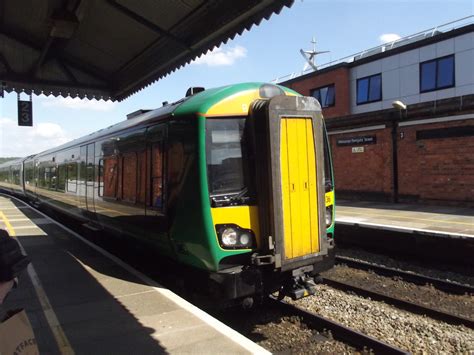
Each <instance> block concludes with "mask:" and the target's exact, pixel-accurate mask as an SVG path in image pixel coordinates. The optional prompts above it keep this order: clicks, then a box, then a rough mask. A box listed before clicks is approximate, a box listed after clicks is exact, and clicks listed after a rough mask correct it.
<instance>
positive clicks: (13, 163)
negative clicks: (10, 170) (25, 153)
mask: <svg viewBox="0 0 474 355" xmlns="http://www.w3.org/2000/svg"><path fill="white" fill-rule="evenodd" d="M25 159H26V158H18V159H13V160H8V161H6V162H3V163H1V164H0V169H1V168H5V167H9V166H12V165H18V164H21V163H22V162H23V160H25Z"/></svg>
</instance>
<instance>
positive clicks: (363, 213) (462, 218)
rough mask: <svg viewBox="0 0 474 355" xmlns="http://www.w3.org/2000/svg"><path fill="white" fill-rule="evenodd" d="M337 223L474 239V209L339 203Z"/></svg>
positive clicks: (400, 204)
mask: <svg viewBox="0 0 474 355" xmlns="http://www.w3.org/2000/svg"><path fill="white" fill-rule="evenodd" d="M336 224H345V225H360V226H365V227H369V228H376V229H384V230H393V231H399V232H418V233H425V234H430V235H433V236H440V237H452V238H474V208H466V207H450V206H430V205H411V204H402V203H397V204H390V203H380V202H367V201H346V200H338V201H336Z"/></svg>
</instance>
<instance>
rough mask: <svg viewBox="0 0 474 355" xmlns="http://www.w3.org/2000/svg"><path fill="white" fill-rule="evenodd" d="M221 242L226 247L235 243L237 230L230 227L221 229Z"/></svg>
mask: <svg viewBox="0 0 474 355" xmlns="http://www.w3.org/2000/svg"><path fill="white" fill-rule="evenodd" d="M221 240H222V244H224V245H225V246H227V247H233V246H235V245H236V244H237V231H236V230H235V229H234V228H232V227H229V228H226V229H224V230H223V231H222V234H221Z"/></svg>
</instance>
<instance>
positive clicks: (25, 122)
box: [18, 95, 33, 127]
mask: <svg viewBox="0 0 474 355" xmlns="http://www.w3.org/2000/svg"><path fill="white" fill-rule="evenodd" d="M18 126H29V127H31V126H33V102H32V100H31V95H30V100H29V101H23V100H20V95H18Z"/></svg>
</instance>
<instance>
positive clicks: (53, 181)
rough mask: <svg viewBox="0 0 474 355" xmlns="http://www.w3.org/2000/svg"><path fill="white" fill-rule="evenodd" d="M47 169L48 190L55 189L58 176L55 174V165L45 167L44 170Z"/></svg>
mask: <svg viewBox="0 0 474 355" xmlns="http://www.w3.org/2000/svg"><path fill="white" fill-rule="evenodd" d="M48 169H49V188H50V190H56V185H57V184H56V182H57V180H58V177H57V176H56V167H52V168H46V170H48Z"/></svg>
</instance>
